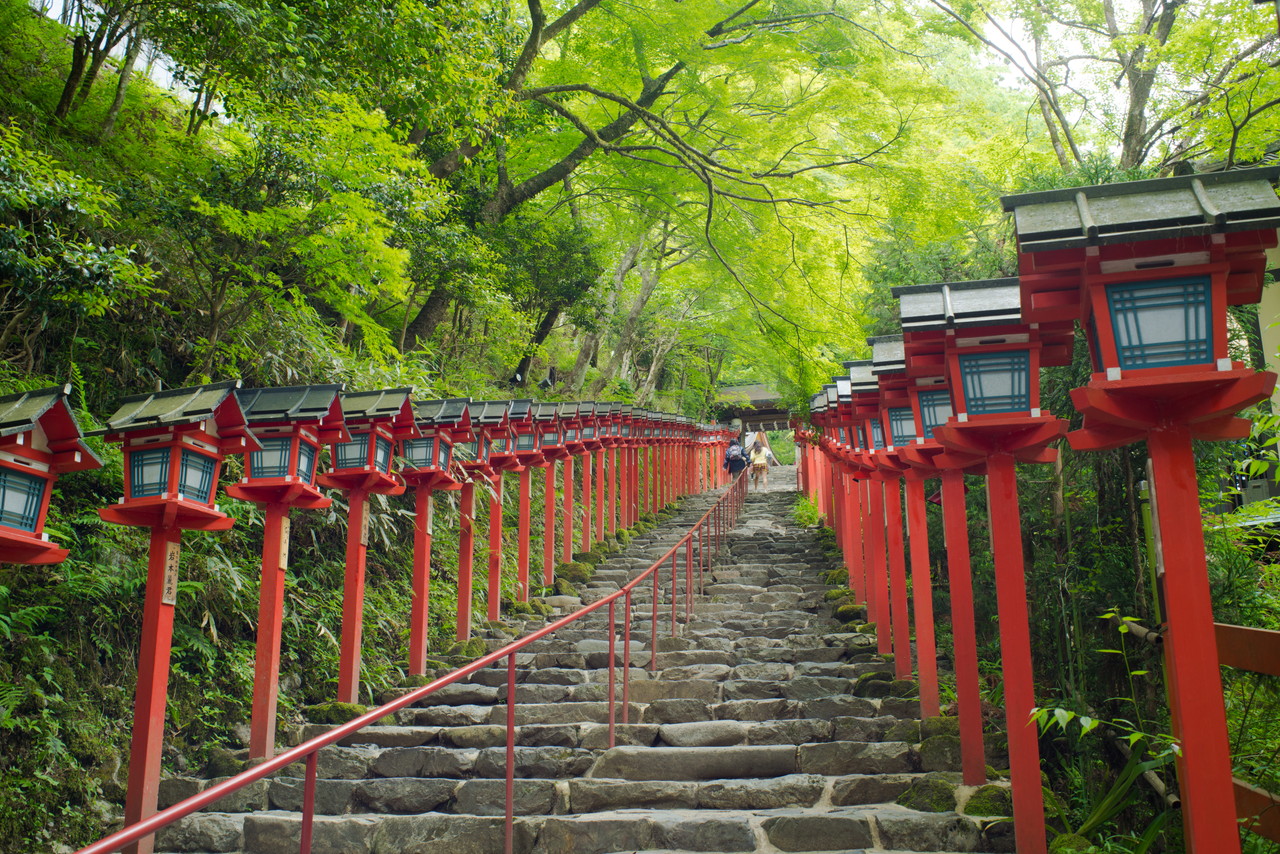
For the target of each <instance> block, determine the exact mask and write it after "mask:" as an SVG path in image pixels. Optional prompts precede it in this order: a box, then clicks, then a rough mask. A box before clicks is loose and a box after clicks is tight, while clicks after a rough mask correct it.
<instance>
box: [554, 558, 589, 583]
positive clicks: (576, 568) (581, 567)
mask: <svg viewBox="0 0 1280 854" xmlns="http://www.w3.org/2000/svg"><path fill="white" fill-rule="evenodd" d="M595 574H596V569H595V567H594V566H592V565H591V564H589V563H582V562H581V561H574V562H573V563H562V564H560V566H558V567H557V568H556V578H563V579H564V580H565V581H568V582H569V583H571V584H586V583H587V582H588V581H590V580H591V576H593V575H595Z"/></svg>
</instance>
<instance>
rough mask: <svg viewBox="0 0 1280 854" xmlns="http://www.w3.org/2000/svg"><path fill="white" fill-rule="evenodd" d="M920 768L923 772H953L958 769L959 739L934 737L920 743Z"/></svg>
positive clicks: (947, 736)
mask: <svg viewBox="0 0 1280 854" xmlns="http://www.w3.org/2000/svg"><path fill="white" fill-rule="evenodd" d="M920 767H921V768H922V769H923V770H925V771H955V770H957V769H959V768H960V739H958V738H956V737H955V736H954V735H935V736H933V737H931V738H926V739H925V740H924V741H922V742H920Z"/></svg>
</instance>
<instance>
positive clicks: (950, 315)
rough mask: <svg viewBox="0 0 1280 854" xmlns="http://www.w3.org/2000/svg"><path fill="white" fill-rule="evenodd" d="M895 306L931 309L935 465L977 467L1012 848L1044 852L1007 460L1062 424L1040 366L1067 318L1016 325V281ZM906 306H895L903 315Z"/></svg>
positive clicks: (1030, 456) (1065, 352) (1049, 357)
mask: <svg viewBox="0 0 1280 854" xmlns="http://www.w3.org/2000/svg"><path fill="white" fill-rule="evenodd" d="M897 292H898V294H899V296H900V298H901V299H902V300H903V303H904V306H905V304H906V300H907V299H908V298H921V299H926V300H928V301H930V302H931V303H932V304H934V305H935V306H936V307H937V309H938V310H937V311H936V313H935V314H934V315H933V318H934V320H933V321H932V323H931V324H930V325H929V328H933V329H941V330H942V331H943V339H944V353H945V364H946V372H947V379H948V381H949V383H950V387H951V390H952V402H953V405H954V407H955V410H956V412H955V416H954V417H953V418H952V419H951V420H949V421H948V422H947V423H946V424H944V425H942V426H939V427H937V428H935V429H934V435H935V436H936V437H937V438H938V441H939V442H941V444H942V445H943V446H944V447H945V448H946V449H947V450H946V453H945V454H943V455H942V458H941V459H940V463H941V464H942V465H947V466H961V467H965V466H973V465H977V464H980V463H985V465H986V472H987V493H988V512H989V515H990V525H991V550H992V558H993V560H994V563H995V574H996V599H997V605H998V608H999V613H1000V656H1001V665H1002V669H1003V673H1004V684H1005V720H1006V726H1007V730H1008V737H1009V761H1010V770H1011V772H1012V788H1013V808H1014V831H1015V836H1016V839H1017V847H1018V850H1019V851H1020V852H1022V851H1026V852H1031V853H1032V854H1035V853H1036V852H1043V851H1044V850H1045V846H1046V840H1045V821H1044V803H1043V799H1042V793H1041V786H1040V748H1039V742H1038V733H1037V731H1036V725H1035V722H1034V721H1033V720H1032V711H1033V709H1034V707H1035V691H1034V681H1033V670H1032V663H1031V636H1030V627H1029V611H1028V607H1027V590H1026V578H1025V568H1024V563H1023V554H1022V526H1021V514H1020V512H1019V507H1018V490H1017V480H1016V472H1015V467H1014V466H1015V463H1016V462H1041V463H1043V462H1052V461H1053V460H1054V458H1055V456H1056V453H1057V452H1056V450H1055V449H1053V448H1050V447H1049V445H1050V443H1052V442H1054V441H1055V440H1056V439H1058V438H1059V437H1060V436H1062V435H1063V433H1064V432H1065V430H1066V423H1065V422H1063V421H1061V420H1060V419H1057V418H1054V417H1053V416H1052V415H1051V414H1049V413H1047V412H1044V411H1042V410H1041V408H1040V367H1041V365H1061V364H1067V363H1069V362H1070V359H1071V338H1072V335H1073V332H1072V327H1071V324H1070V322H1066V323H1062V322H1059V323H1052V324H1039V325H1036V324H1028V323H1023V322H1022V321H1021V315H1020V310H1021V304H1020V301H1019V297H1018V281H1017V279H994V280H988V281H980V282H958V283H947V284H938V285H916V286H911V287H907V288H899V289H898V291H897ZM905 310H906V309H904V311H905Z"/></svg>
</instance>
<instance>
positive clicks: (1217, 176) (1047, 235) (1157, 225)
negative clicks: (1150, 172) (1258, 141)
mask: <svg viewBox="0 0 1280 854" xmlns="http://www.w3.org/2000/svg"><path fill="white" fill-rule="evenodd" d="M1277 177H1280V166H1266V167H1262V168H1259V169H1238V170H1233V171H1229V172H1206V173H1203V174H1200V175H1180V176H1177V177H1174V178H1155V179H1152V180H1147V181H1127V182H1124V183H1120V184H1101V185H1098V186H1092V187H1073V188H1070V189H1065V190H1047V191H1044V192H1038V193H1022V194H1020V195H1015V196H1005V197H1004V198H1002V199H1001V200H1000V202H1001V204H1003V205H1004V209H1005V210H1006V211H1012V212H1013V217H1014V225H1015V227H1016V229H1017V233H1018V245H1019V248H1020V250H1021V251H1022V252H1043V251H1046V250H1052V249H1072V248H1077V247H1081V246H1098V245H1106V244H1112V243H1135V242H1138V241H1142V240H1158V239H1161V238H1169V237H1188V236H1193V235H1203V234H1221V233H1225V232H1230V231H1251V230H1255V229H1270V228H1276V227H1280V199H1277V198H1276V193H1275V190H1274V189H1272V184H1274V183H1275V181H1276V179H1277Z"/></svg>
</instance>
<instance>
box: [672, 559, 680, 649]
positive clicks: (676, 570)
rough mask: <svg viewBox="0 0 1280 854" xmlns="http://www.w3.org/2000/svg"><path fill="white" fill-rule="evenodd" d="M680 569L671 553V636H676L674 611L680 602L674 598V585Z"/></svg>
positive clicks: (676, 582)
mask: <svg viewBox="0 0 1280 854" xmlns="http://www.w3.org/2000/svg"><path fill="white" fill-rule="evenodd" d="M679 572H680V569H679V566H678V565H677V562H676V553H675V551H674V550H673V551H672V552H671V636H672V637H675V636H676V609H677V608H678V607H679V604H680V600H679V599H678V598H677V597H676V584H678V583H679V582H678V580H677V579H678V575H679Z"/></svg>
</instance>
